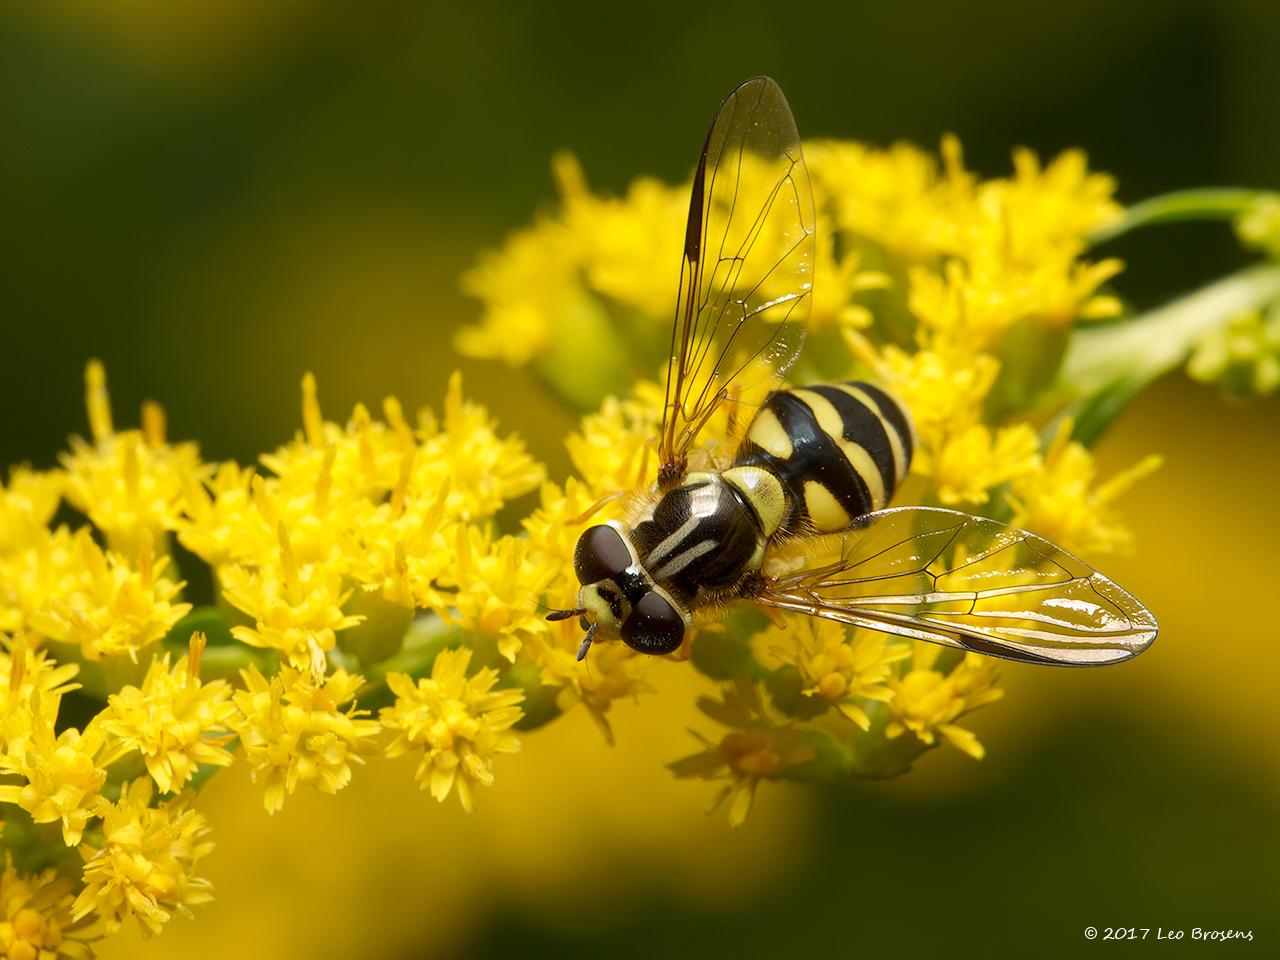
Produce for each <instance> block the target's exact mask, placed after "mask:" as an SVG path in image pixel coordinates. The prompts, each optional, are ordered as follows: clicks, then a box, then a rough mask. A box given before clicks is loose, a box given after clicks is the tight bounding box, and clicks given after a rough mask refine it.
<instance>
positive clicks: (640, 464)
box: [565, 397, 662, 497]
mask: <svg viewBox="0 0 1280 960" xmlns="http://www.w3.org/2000/svg"><path fill="white" fill-rule="evenodd" d="M661 409H662V407H661V401H659V403H658V405H657V406H656V407H651V406H650V405H648V404H642V403H637V402H635V401H632V400H628V401H623V400H618V399H617V398H616V397H607V398H606V399H605V401H604V404H603V406H602V407H601V408H600V410H599V411H598V412H597V413H591V414H588V415H587V416H585V417H583V418H582V422H581V424H580V426H579V428H578V432H576V433H572V434H570V435H569V437H568V439H566V440H565V447H566V448H567V449H568V451H569V457H570V459H571V460H572V461H573V466H574V469H575V470H577V471H578V475H579V476H580V477H582V479H583V482H584V483H586V484H588V486H589V487H590V488H591V492H592V493H593V494H594V495H595V496H597V497H603V496H610V495H612V494H615V493H617V492H618V491H620V490H633V489H635V488H637V487H639V486H641V485H642V484H643V483H647V482H648V480H649V474H650V473H651V472H652V471H653V470H656V469H657V466H656V464H657V439H658V423H659V419H660V414H661Z"/></svg>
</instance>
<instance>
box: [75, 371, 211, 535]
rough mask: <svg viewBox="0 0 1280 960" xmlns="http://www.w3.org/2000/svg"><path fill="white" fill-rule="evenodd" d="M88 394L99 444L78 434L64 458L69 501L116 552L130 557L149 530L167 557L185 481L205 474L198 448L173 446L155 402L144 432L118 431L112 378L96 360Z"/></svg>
mask: <svg viewBox="0 0 1280 960" xmlns="http://www.w3.org/2000/svg"><path fill="white" fill-rule="evenodd" d="M85 394H86V398H85V399H86V406H87V407H88V412H89V425H90V427H91V432H92V436H93V442H92V443H88V442H86V441H84V440H81V439H80V438H78V437H73V438H72V440H71V452H70V453H67V454H64V455H63V457H62V465H63V467H64V469H65V470H66V497H67V502H68V503H70V504H71V505H72V506H73V507H75V508H76V509H77V510H79V511H81V512H82V513H84V514H85V515H86V516H88V517H89V519H90V520H92V521H93V524H94V526H96V527H97V528H98V529H99V530H101V531H102V532H103V533H105V534H106V536H107V542H108V544H109V545H110V546H111V548H112V549H113V550H115V551H117V552H119V553H123V554H125V555H126V556H132V555H133V554H135V553H137V551H138V549H139V542H140V539H139V538H140V537H141V536H142V534H143V533H144V532H145V533H147V534H149V535H150V536H151V538H152V540H153V542H154V544H155V545H156V548H157V549H158V550H159V552H160V553H161V554H163V553H166V552H167V551H166V550H165V540H164V537H165V533H166V531H169V530H172V529H174V528H175V527H176V526H177V523H178V516H179V513H180V511H181V508H182V499H183V481H182V477H183V475H184V473H195V474H197V475H199V474H202V473H203V471H204V468H203V467H202V466H201V465H200V455H199V452H198V451H197V449H196V446H195V444H191V443H180V444H178V445H176V446H172V445H170V444H169V443H167V442H166V440H165V434H164V414H163V412H162V411H161V410H160V408H159V407H158V406H156V405H154V404H149V405H147V406H146V407H145V408H144V411H143V427H144V429H142V430H128V431H125V432H123V433H117V432H116V431H115V430H114V429H113V427H112V422H111V406H110V400H109V398H108V397H107V384H106V373H105V372H104V371H103V369H102V364H100V363H99V362H98V361H96V360H94V361H91V362H90V364H89V366H88V368H87V370H86V371H85Z"/></svg>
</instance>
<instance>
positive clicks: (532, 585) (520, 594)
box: [442, 527, 565, 661]
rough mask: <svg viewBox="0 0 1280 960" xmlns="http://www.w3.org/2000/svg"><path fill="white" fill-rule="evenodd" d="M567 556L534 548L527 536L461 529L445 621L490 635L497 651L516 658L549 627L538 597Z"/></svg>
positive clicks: (449, 579)
mask: <svg viewBox="0 0 1280 960" xmlns="http://www.w3.org/2000/svg"><path fill="white" fill-rule="evenodd" d="M564 563H565V558H564V557H563V556H561V557H549V556H543V555H540V554H538V553H537V552H536V551H534V550H532V549H531V548H530V545H529V541H528V540H526V539H525V538H524V537H510V536H504V537H499V538H497V539H496V540H495V539H494V538H493V537H492V536H491V535H490V534H489V532H488V531H486V530H477V529H476V528H475V527H459V528H458V532H457V540H456V554H455V558H454V566H453V567H452V569H451V570H450V571H449V572H448V574H447V575H445V577H444V578H443V579H444V582H445V584H446V585H447V586H450V587H452V588H454V593H453V598H452V605H451V606H450V607H449V608H447V609H446V610H444V611H442V615H443V616H444V617H445V619H446V620H448V621H450V622H452V623H457V624H458V625H460V626H462V627H464V628H466V629H468V630H478V631H482V632H484V633H488V634H492V635H493V636H495V637H496V638H497V641H498V652H499V653H501V654H502V656H504V657H506V658H507V659H508V660H512V661H514V660H515V656H516V653H517V652H518V651H519V650H520V647H521V645H522V643H523V642H524V638H525V637H527V636H530V635H534V634H541V633H545V632H546V631H547V630H548V629H550V625H549V624H548V623H547V621H546V619H545V618H544V616H543V615H544V614H545V612H546V611H545V610H544V609H543V608H541V607H539V605H538V600H539V598H540V597H542V596H544V595H545V594H546V592H547V588H548V587H549V586H550V585H551V583H552V582H553V581H554V580H555V578H556V576H557V575H558V574H559V573H560V572H561V571H562V568H563V566H564Z"/></svg>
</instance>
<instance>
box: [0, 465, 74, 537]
mask: <svg viewBox="0 0 1280 960" xmlns="http://www.w3.org/2000/svg"><path fill="white" fill-rule="evenodd" d="M63 483H64V480H63V475H62V474H61V473H60V472H58V471H55V470H50V471H47V472H42V471H38V470H32V469H31V468H30V467H25V466H24V467H14V468H13V469H12V470H10V471H9V483H8V484H7V485H6V484H4V483H2V482H0V555H3V554H7V553H12V552H13V551H15V550H20V549H23V548H24V547H28V546H31V545H32V543H33V541H34V540H35V539H36V537H37V535H38V534H42V533H43V532H44V527H45V526H46V525H47V524H48V523H49V520H50V519H51V518H52V517H53V514H54V511H56V510H57V509H58V503H59V501H61V499H62V487H63Z"/></svg>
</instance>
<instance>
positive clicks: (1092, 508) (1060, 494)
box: [1009, 419, 1161, 555]
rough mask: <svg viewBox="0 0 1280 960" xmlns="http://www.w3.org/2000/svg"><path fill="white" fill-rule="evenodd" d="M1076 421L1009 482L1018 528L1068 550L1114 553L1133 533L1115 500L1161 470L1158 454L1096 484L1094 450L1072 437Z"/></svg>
mask: <svg viewBox="0 0 1280 960" xmlns="http://www.w3.org/2000/svg"><path fill="white" fill-rule="evenodd" d="M1073 426H1074V424H1073V423H1072V421H1071V420H1070V419H1065V420H1063V421H1062V423H1060V424H1059V425H1058V432H1057V435H1056V436H1055V437H1054V440H1053V443H1052V444H1050V446H1049V449H1048V450H1047V451H1046V452H1045V455H1044V461H1043V463H1042V464H1041V465H1040V467H1039V468H1038V469H1036V470H1034V471H1032V472H1029V473H1026V474H1023V475H1022V476H1020V477H1017V478H1015V479H1014V480H1013V482H1012V483H1011V485H1010V493H1009V503H1010V504H1012V506H1013V509H1014V514H1013V524H1014V526H1018V527H1023V528H1025V529H1027V530H1030V531H1031V532H1032V533H1038V534H1039V535H1040V536H1042V537H1044V538H1046V539H1048V540H1051V541H1052V542H1053V543H1056V544H1057V545H1058V546H1060V547H1062V548H1063V549H1064V550H1066V551H1067V552H1069V553H1076V554H1084V555H1087V554H1095V553H1116V552H1122V551H1124V550H1127V549H1129V547H1130V546H1132V543H1133V537H1132V535H1131V534H1130V533H1129V530H1128V528H1127V527H1125V525H1124V523H1123V522H1122V521H1121V520H1120V518H1119V517H1118V515H1117V514H1116V511H1115V508H1114V507H1113V506H1112V502H1113V501H1114V500H1115V499H1116V498H1117V497H1119V496H1120V495H1121V494H1122V493H1124V492H1125V491H1126V490H1128V489H1129V488H1130V487H1131V486H1133V484H1134V483H1136V482H1137V481H1138V480H1140V479H1142V478H1143V477H1145V476H1147V475H1148V474H1150V473H1152V472H1154V471H1155V470H1156V469H1158V468H1159V466H1160V463H1161V458H1160V457H1159V456H1157V455H1155V454H1150V455H1148V456H1146V457H1143V458H1142V460H1140V461H1139V462H1138V463H1136V464H1134V465H1133V466H1132V467H1129V468H1128V469H1127V470H1122V471H1121V472H1120V473H1118V474H1116V475H1115V476H1113V477H1112V478H1111V479H1110V480H1107V481H1105V482H1103V483H1101V484H1098V485H1097V486H1094V475H1095V473H1096V472H1097V468H1096V467H1095V466H1094V462H1093V454H1091V453H1090V452H1089V451H1088V450H1086V449H1085V448H1084V446H1083V445H1081V444H1080V443H1077V442H1076V441H1074V440H1072V439H1071V430H1072V428H1073Z"/></svg>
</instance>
